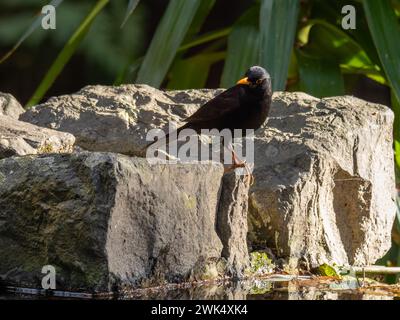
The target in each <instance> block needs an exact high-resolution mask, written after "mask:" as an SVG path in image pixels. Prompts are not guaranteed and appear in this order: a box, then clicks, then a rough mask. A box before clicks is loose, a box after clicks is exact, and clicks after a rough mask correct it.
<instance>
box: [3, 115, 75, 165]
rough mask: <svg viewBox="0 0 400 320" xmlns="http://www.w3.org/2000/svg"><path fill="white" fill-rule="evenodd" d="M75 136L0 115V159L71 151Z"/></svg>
mask: <svg viewBox="0 0 400 320" xmlns="http://www.w3.org/2000/svg"><path fill="white" fill-rule="evenodd" d="M74 142H75V138H74V136H73V135H72V134H70V133H65V132H60V131H56V130H51V129H47V128H42V127H38V126H35V125H33V124H30V123H27V122H22V121H18V120H16V119H13V118H11V117H8V116H3V115H0V159H1V158H6V157H11V156H14V155H20V156H21V155H26V154H41V153H64V152H71V151H72V149H73V146H74Z"/></svg>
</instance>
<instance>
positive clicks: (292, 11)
mask: <svg viewBox="0 0 400 320" xmlns="http://www.w3.org/2000/svg"><path fill="white" fill-rule="evenodd" d="M299 7H300V1H299V0H262V3H261V10H260V28H261V30H260V32H261V43H260V64H261V65H262V66H264V67H266V68H267V70H268V71H269V73H270V75H271V77H272V87H273V89H274V90H284V89H285V86H286V80H287V75H288V69H289V63H290V55H291V51H292V48H293V43H294V39H295V35H296V28H297V20H298V15H299Z"/></svg>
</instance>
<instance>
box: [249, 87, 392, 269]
mask: <svg viewBox="0 0 400 320" xmlns="http://www.w3.org/2000/svg"><path fill="white" fill-rule="evenodd" d="M392 122H393V113H392V112H391V111H390V109H388V108H387V107H384V106H381V105H377V104H371V103H367V102H365V101H362V100H359V99H356V98H354V97H349V96H346V97H334V98H327V99H322V100H320V99H316V98H313V97H311V96H308V95H306V94H301V93H292V94H290V93H279V94H277V95H275V97H274V104H273V108H272V110H271V113H270V118H269V120H268V122H267V124H266V125H265V126H264V128H263V129H261V130H260V131H259V132H258V134H257V136H256V142H255V145H256V151H255V172H254V175H255V177H256V179H255V184H254V185H253V186H252V188H251V190H250V200H249V222H250V223H249V225H250V235H249V236H250V239H251V241H252V243H253V244H254V245H258V246H262V245H267V246H269V247H270V248H272V249H275V251H276V254H277V255H278V256H281V257H282V256H283V257H286V258H288V259H289V264H290V266H293V267H296V266H298V265H302V266H305V267H315V266H317V265H320V264H322V263H330V264H332V263H336V264H338V265H346V264H353V265H365V264H372V263H374V262H375V261H376V260H377V259H379V258H381V257H382V256H383V255H384V254H385V253H386V251H387V250H388V249H389V248H390V245H391V239H390V234H391V233H390V231H391V228H392V225H393V221H394V216H395V203H394V190H395V184H394V168H393V150H392Z"/></svg>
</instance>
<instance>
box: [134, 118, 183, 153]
mask: <svg viewBox="0 0 400 320" xmlns="http://www.w3.org/2000/svg"><path fill="white" fill-rule="evenodd" d="M186 128H188V124H185V125H183V126H181V127H179V128H178V129H176V130H175V131H173V132H171V133H166V134H165V135H164V136H163V137H161V138H159V139H157V140H155V141H152V142H150V143H148V144H147V145H145V146H144V147H143V149H142V150H141V154H142V155H143V156H146V152H147V149H148V148H150V147H151V146H152V145H153V144H155V143H157V142H161V141H163V140H164V141H165V143H166V146H168V145H169V143H170V142H172V141H169V137H170V136H171V135H174V136H176V137H177V136H178V135H179V132H181V131H182V130H183V129H186Z"/></svg>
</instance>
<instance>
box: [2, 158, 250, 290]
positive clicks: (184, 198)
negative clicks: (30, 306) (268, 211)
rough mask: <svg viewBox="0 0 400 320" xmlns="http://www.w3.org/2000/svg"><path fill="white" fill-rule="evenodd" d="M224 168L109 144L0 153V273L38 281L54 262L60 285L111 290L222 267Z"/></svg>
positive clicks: (210, 273)
mask: <svg viewBox="0 0 400 320" xmlns="http://www.w3.org/2000/svg"><path fill="white" fill-rule="evenodd" d="M222 174H223V168H222V166H221V165H220V164H218V163H212V162H208V163H202V164H199V163H194V164H176V165H166V164H157V165H150V164H149V163H148V162H147V161H146V160H145V159H142V158H130V157H127V156H123V155H117V154H112V153H88V152H84V153H77V154H65V155H48V156H25V157H12V158H7V159H3V160H0V257H1V259H0V278H3V280H5V281H7V282H11V283H14V284H16V285H18V286H29V287H40V286H41V279H42V277H43V276H44V275H43V274H41V270H42V267H43V266H44V265H53V266H54V267H55V268H56V271H57V277H56V279H57V288H58V289H64V290H79V289H83V290H96V291H108V290H111V289H113V288H121V287H123V286H127V285H128V286H131V287H136V286H143V287H146V286H152V285H158V284H162V283H164V282H180V281H185V280H190V279H193V280H205V279H210V278H215V277H218V276H221V275H223V274H224V272H225V271H224V268H225V266H226V264H225V263H224V260H223V259H221V252H222V249H223V245H222V242H221V240H220V238H219V236H218V234H217V231H216V228H215V225H216V221H217V211H218V207H219V203H218V200H219V192H220V188H221V181H222ZM232 201H235V197H234V198H233V199H232ZM223 207H229V204H226V205H224V206H223ZM238 214H239V213H238ZM242 214H243V213H242ZM233 236H235V235H233ZM227 237H229V235H227ZM223 242H224V243H229V239H223ZM242 246H244V247H246V243H245V242H243V243H242ZM237 250H239V251H240V252H243V251H244V249H243V248H240V246H238V248H237ZM230 252H231V254H233V255H235V250H231V251H230ZM226 259H227V260H228V261H230V260H231V259H230V257H229V254H228V255H227V256H226Z"/></svg>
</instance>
